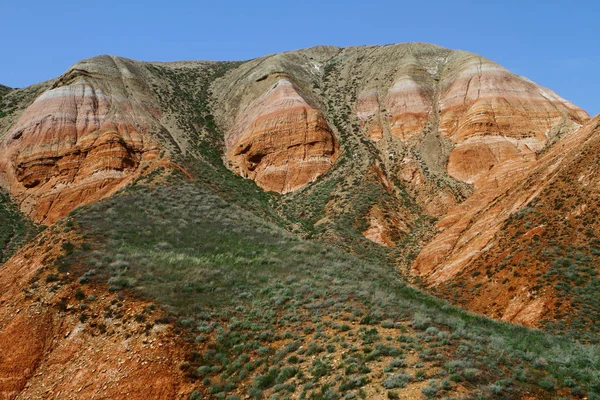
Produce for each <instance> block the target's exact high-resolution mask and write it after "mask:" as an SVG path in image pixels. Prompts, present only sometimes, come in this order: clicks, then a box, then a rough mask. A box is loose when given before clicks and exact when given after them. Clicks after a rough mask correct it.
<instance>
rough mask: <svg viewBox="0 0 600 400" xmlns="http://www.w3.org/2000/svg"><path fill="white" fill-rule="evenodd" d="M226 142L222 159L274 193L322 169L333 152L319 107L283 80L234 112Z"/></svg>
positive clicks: (315, 175)
mask: <svg viewBox="0 0 600 400" xmlns="http://www.w3.org/2000/svg"><path fill="white" fill-rule="evenodd" d="M226 144H227V148H228V150H227V159H228V160H229V162H230V165H231V166H232V167H233V168H234V169H235V170H236V171H237V172H238V173H239V174H241V175H242V176H244V177H248V178H251V179H253V180H254V181H256V183H257V184H258V185H259V186H260V187H262V188H263V189H265V190H270V191H275V192H279V193H287V192H291V191H293V190H296V189H298V188H300V187H302V186H304V185H306V184H308V183H310V182H312V181H314V180H315V179H317V178H318V177H319V176H321V175H322V174H324V173H325V172H327V171H328V170H329V169H330V168H331V166H332V165H333V163H334V162H335V160H336V159H337V157H338V151H339V149H338V144H337V141H336V140H335V137H334V135H333V133H332V132H331V130H330V128H329V126H328V125H327V121H326V120H325V118H324V117H323V115H322V114H321V112H320V111H319V110H317V109H315V108H314V107H312V106H310V105H309V104H308V103H307V102H306V100H305V99H304V98H303V97H302V96H301V95H300V94H299V93H298V91H297V90H296V89H295V88H294V86H293V85H292V84H291V83H290V82H289V81H287V80H285V79H281V80H279V81H278V82H277V83H276V84H275V85H273V86H272V87H271V89H269V91H267V92H266V93H265V94H263V95H262V96H260V97H259V98H258V99H256V100H255V101H253V102H252V103H251V104H250V105H248V107H247V108H246V110H245V111H243V112H242V113H241V114H240V115H239V116H238V118H237V120H236V123H235V125H234V127H233V128H232V129H231V131H230V132H229V134H228V135H227V137H226Z"/></svg>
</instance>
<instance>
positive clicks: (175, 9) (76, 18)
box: [0, 0, 600, 115]
mask: <svg viewBox="0 0 600 400" xmlns="http://www.w3.org/2000/svg"><path fill="white" fill-rule="evenodd" d="M599 24H600V2H597V1H593V0H586V1H576V0H573V1H553V0H549V1H539V0H538V1H529V0H521V1H512V0H496V1H489V2H488V1H485V0H480V1H460V0H453V1H448V0H446V1H438V0H425V1H418V0H411V1H409V2H403V1H398V0H396V1H392V0H390V1H387V0H363V1H352V0H348V1H338V0H336V1H327V0H321V1H315V0H296V1H286V0H280V1H260V0H256V1H219V0H214V1H202V0H200V1H177V0H171V1H152V0H146V1H137V0H136V1H128V0H120V1H114V0H101V1H94V0H91V1H75V0H65V1H61V0H54V1H48V0H43V1H42V0H31V1H27V0H23V1H16V0H15V1H12V0H0V37H1V38H2V41H1V43H2V44H1V46H2V47H3V49H2V53H1V54H2V59H1V62H0V83H3V84H5V85H9V86H12V87H22V86H27V85H30V84H32V83H35V82H38V81H42V80H45V79H49V78H52V77H55V76H58V75H60V74H61V73H62V72H64V71H65V70H66V69H67V68H68V67H69V66H70V65H71V64H73V63H74V62H76V61H77V60H79V59H82V58H87V57H91V56H94V55H98V54H115V55H119V56H124V57H129V58H135V59H140V60H147V61H150V60H157V61H173V60H199V59H209V60H242V59H249V58H254V57H258V56H261V55H265V54H270V53H275V52H280V51H285V50H294V49H299V48H303V47H310V46H315V45H320V44H329V45H336V46H353V45H367V44H368V45H371V44H388V43H399V42H410V41H420V42H430V43H435V44H438V45H441V46H445V47H449V48H453V49H463V50H468V51H472V52H474V53H478V54H481V55H483V56H486V57H488V58H490V59H492V60H494V61H496V62H498V63H500V64H502V65H504V66H505V67H507V68H509V69H510V70H512V71H513V72H515V73H518V74H520V75H524V76H527V77H528V78H530V79H532V80H534V81H536V82H537V83H539V84H541V85H544V86H547V87H549V88H551V89H553V90H554V91H556V92H557V93H558V94H560V95H561V96H563V97H565V98H566V99H568V100H571V101H572V102H574V103H575V104H577V105H579V106H580V107H583V108H584V109H585V110H586V111H588V112H589V113H590V114H592V115H595V114H597V113H600V27H599Z"/></svg>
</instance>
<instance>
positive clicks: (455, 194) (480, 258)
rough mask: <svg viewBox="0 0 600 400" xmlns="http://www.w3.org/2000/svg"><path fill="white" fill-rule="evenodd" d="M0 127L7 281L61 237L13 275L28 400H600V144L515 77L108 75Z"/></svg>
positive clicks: (464, 70)
mask: <svg viewBox="0 0 600 400" xmlns="http://www.w3.org/2000/svg"><path fill="white" fill-rule="evenodd" d="M0 89H3V87H2V88H0ZM0 106H1V108H0V187H2V188H3V189H4V190H5V191H6V192H8V194H7V195H4V194H2V193H0V195H1V196H2V197H1V200H2V204H0V207H2V208H0V216H2V218H5V219H6V220H9V219H10V223H9V224H6V225H4V226H3V228H2V231H1V232H0V233H2V235H4V236H6V238H7V239H6V240H5V241H4V242H5V243H6V245H5V249H4V250H3V252H2V254H1V256H2V257H5V256H6V257H7V256H8V255H10V254H12V252H13V251H14V250H16V249H17V248H18V247H20V246H22V245H23V243H24V242H26V241H27V240H28V239H29V238H30V237H31V236H32V235H33V234H35V232H37V231H36V229H37V228H36V227H35V226H34V225H33V223H32V222H30V221H27V219H26V218H24V217H23V216H22V215H21V214H20V213H19V212H18V211H17V208H18V209H20V211H21V212H22V213H24V214H25V215H27V216H28V217H29V218H30V219H31V220H33V221H35V222H38V223H42V224H44V225H47V226H48V228H46V229H45V230H44V231H43V232H42V233H40V234H38V236H37V237H36V238H35V239H33V240H30V241H29V243H28V244H27V245H26V246H25V247H22V248H21V250H20V251H18V252H17V254H15V255H14V256H12V258H10V259H9V260H8V261H6V262H5V263H4V264H2V265H1V266H0V288H2V290H1V291H0V304H2V309H1V311H0V339H1V340H0V346H1V347H0V350H1V351H0V357H2V358H0V361H1V362H0V393H2V396H4V397H7V398H47V397H52V396H55V397H56V396H62V397H67V398H82V397H83V398H95V397H105V398H107V397H109V398H120V397H122V398H144V397H146V398H147V397H153V398H178V397H180V398H188V397H189V398H196V399H197V398H231V399H235V398H240V397H248V396H250V397H252V398H263V397H269V396H271V397H273V396H274V397H277V398H279V397H281V398H334V399H335V398H341V397H344V398H355V397H361V398H385V397H387V398H401V397H409V398H416V397H441V396H451V397H459V398H473V397H479V398H481V397H486V398H487V397H502V398H548V397H556V398H558V397H564V396H575V397H578V396H584V395H586V394H589V396H590V398H592V397H593V396H594V395H595V393H598V392H600V387H598V386H597V384H596V382H598V381H600V379H599V377H598V371H600V366H598V365H597V360H598V359H599V358H598V357H597V354H596V353H597V352H596V350H597V349H596V350H595V349H594V348H592V347H588V346H586V345H581V344H579V343H577V342H576V340H584V341H588V342H596V341H597V336H596V335H597V333H598V332H597V321H596V320H597V318H595V315H596V313H597V312H598V310H597V298H596V295H595V294H594V293H595V292H596V290H595V289H596V287H597V282H598V280H597V273H598V264H597V259H596V258H597V256H598V252H599V251H600V250H599V249H600V245H599V242H598V240H597V239H596V234H597V228H598V227H597V226H596V225H597V224H596V223H595V214H594V213H595V208H594V207H595V204H596V203H597V198H596V197H597V196H596V194H595V192H594V188H595V187H596V186H597V185H596V180H595V177H596V176H597V172H598V171H596V169H597V168H596V167H595V166H596V164H597V162H596V161H597V160H596V156H595V155H596V154H597V151H596V147H597V143H596V141H597V138H598V134H597V132H598V129H599V128H598V120H597V119H593V120H589V116H588V115H587V114H586V113H585V111H583V110H581V109H579V108H578V107H576V106H575V105H573V104H571V103H569V102H568V101H566V100H564V99H562V98H560V97H559V96H558V95H556V94H555V93H553V92H551V91H550V90H548V89H545V88H542V87H540V86H538V85H536V84H535V83H533V82H531V81H529V80H527V79H526V78H523V77H520V76H517V75H514V74H512V73H511V72H509V71H508V70H506V69H504V68H503V67H501V66H499V65H497V64H495V63H493V62H492V61H490V60H487V59H484V58H482V57H480V56H477V55H474V54H471V53H467V52H463V51H453V50H449V49H444V48H441V47H438V46H434V45H428V44H421V43H410V44H401V45H390V46H379V47H377V46H371V47H354V48H344V49H340V48H336V47H315V48H311V49H305V50H299V51H295V52H289V53H281V54H276V55H272V56H266V57H262V58H258V59H254V60H249V61H245V62H223V63H220V62H201V61H198V62H177V63H144V62H138V61H133V60H128V59H123V58H119V57H113V56H100V57H95V58H92V59H88V60H84V61H81V62H79V63H77V64H75V65H74V66H72V67H71V68H69V69H68V71H67V72H65V74H63V75H62V76H61V77H59V78H56V79H53V80H50V81H47V82H43V83H40V84H37V85H34V86H31V87H28V88H24V89H16V90H8V89H7V90H5V91H3V92H2V95H0ZM574 177H575V178H574ZM12 203H14V204H12ZM73 210H74V211H73ZM4 236H2V239H4ZM0 244H2V243H0ZM407 281H411V282H413V283H417V284H423V285H424V287H427V288H428V290H431V291H433V292H435V293H436V294H437V295H439V296H442V297H443V298H445V299H447V300H451V301H452V302H454V303H456V304H459V305H461V306H463V307H466V308H467V309H470V310H473V311H476V312H477V313H480V314H484V315H487V316H491V317H494V318H497V319H503V320H505V321H510V322H517V323H521V324H525V325H529V326H537V327H543V328H547V329H548V330H549V332H551V333H552V334H550V333H549V334H546V333H542V332H536V331H530V330H528V329H526V328H523V327H519V326H514V325H507V324H504V323H497V322H493V321H490V320H488V319H485V318H483V317H475V316H473V315H472V314H469V313H467V312H465V311H461V310H459V309H456V308H453V307H452V306H450V305H448V304H447V303H444V302H442V301H439V300H435V299H434V298H432V297H429V296H428V295H425V294H423V293H421V292H419V291H417V290H415V289H412V288H410V287H409V286H407ZM24 332H29V333H31V334H28V335H25V334H23V333H24ZM553 334H559V335H560V336H553ZM17 337H18V340H16V339H15V338H17ZM565 360H566V361H565ZM92 366H93V368H92ZM90 368H91V372H90V373H88V370H90ZM65 393H68V395H65Z"/></svg>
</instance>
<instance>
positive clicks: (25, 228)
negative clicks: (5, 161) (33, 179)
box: [0, 191, 39, 264]
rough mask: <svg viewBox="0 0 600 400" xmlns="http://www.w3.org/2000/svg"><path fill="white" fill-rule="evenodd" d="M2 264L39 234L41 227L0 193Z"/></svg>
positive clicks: (0, 261) (0, 258)
mask: <svg viewBox="0 0 600 400" xmlns="http://www.w3.org/2000/svg"><path fill="white" fill-rule="evenodd" d="M0 221H2V222H1V223H0V264H2V263H3V262H5V261H6V260H8V258H10V256H11V255H12V254H13V253H14V252H15V251H16V250H17V249H18V248H20V247H21V246H23V245H24V244H25V243H27V241H28V240H29V239H31V238H32V237H33V236H35V235H36V234H37V233H38V232H39V227H37V226H36V225H35V224H33V223H32V222H31V221H30V220H29V219H28V218H27V217H25V216H24V215H23V214H21V213H20V212H19V210H18V209H17V207H16V206H15V205H14V204H13V203H12V202H11V200H10V197H9V196H8V195H7V194H6V193H4V192H2V191H0Z"/></svg>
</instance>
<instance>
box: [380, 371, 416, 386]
mask: <svg viewBox="0 0 600 400" xmlns="http://www.w3.org/2000/svg"><path fill="white" fill-rule="evenodd" d="M410 381H412V377H411V376H410V375H408V374H398V375H392V376H390V377H389V378H387V379H386V380H384V381H383V383H382V385H383V387H384V388H386V389H396V388H403V387H405V386H406V385H407V384H408V383H409V382H410Z"/></svg>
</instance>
